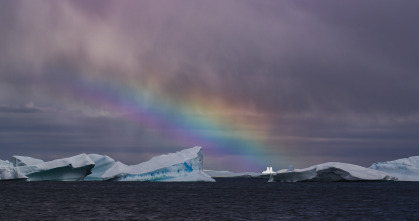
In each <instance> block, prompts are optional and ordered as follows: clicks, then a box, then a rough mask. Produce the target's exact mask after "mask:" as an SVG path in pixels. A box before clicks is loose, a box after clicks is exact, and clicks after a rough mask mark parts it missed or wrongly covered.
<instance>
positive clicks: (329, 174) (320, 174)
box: [273, 162, 397, 182]
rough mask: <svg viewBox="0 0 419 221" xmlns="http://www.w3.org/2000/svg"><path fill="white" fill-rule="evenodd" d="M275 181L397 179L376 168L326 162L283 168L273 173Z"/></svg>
mask: <svg viewBox="0 0 419 221" xmlns="http://www.w3.org/2000/svg"><path fill="white" fill-rule="evenodd" d="M273 179H274V180H275V181H280V182H299V181H318V182H335V181H385V180H388V181H390V180H393V181H395V180H397V178H396V177H394V176H392V175H390V174H388V173H385V172H381V171H377V170H373V169H369V168H365V167H361V166H358V165H354V164H348V163H338V162H328V163H323V164H318V165H314V166H311V167H308V168H305V169H293V170H289V169H283V170H279V171H277V174H276V175H273Z"/></svg>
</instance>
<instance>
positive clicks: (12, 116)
mask: <svg viewBox="0 0 419 221" xmlns="http://www.w3.org/2000/svg"><path fill="white" fill-rule="evenodd" d="M418 8H419V3H417V2H415V1H410V2H403V3H399V2H394V1H382V2H380V4H379V5H378V4H372V3H368V2H364V1H351V2H344V1H334V2H328V1H327V2H326V1H316V3H314V2H310V1H263V2H254V1H200V2H196V1H189V0H184V1H176V2H165V3H163V2H151V1H124V2H119V1H118V2H117V1H83V2H80V1H60V2H57V1H30V2H27V1H5V2H2V3H0V33H2V35H0V48H2V50H1V51H0V119H1V121H0V122H1V125H0V128H1V130H0V138H1V139H0V146H2V150H1V151H0V158H9V157H10V155H11V154H15V153H16V154H24V155H33V154H38V155H40V156H41V157H43V158H53V157H56V156H64V155H65V156H68V155H70V154H73V153H79V152H98V153H103V154H109V155H111V156H113V157H115V158H118V159H120V160H122V161H124V160H125V161H127V163H137V162H140V161H141V160H145V159H147V158H149V157H150V156H154V155H156V154H161V153H166V152H171V151H175V150H179V149H180V148H181V147H179V146H178V145H180V144H179V143H171V142H170V140H169V139H165V138H164V137H162V136H163V135H162V134H164V133H162V132H161V131H156V129H155V128H149V127H147V126H146V125H142V124H138V123H134V122H131V121H129V120H127V118H126V117H124V116H125V115H126V114H132V113H125V112H123V113H121V112H115V111H114V110H110V109H109V106H107V105H106V102H105V101H101V100H97V99H96V100H95V102H92V100H91V99H87V98H86V96H85V95H83V93H75V91H74V87H71V88H72V89H73V90H68V89H67V88H68V87H69V85H70V86H71V85H87V86H86V87H89V85H91V83H93V82H94V83H95V84H99V85H102V86H103V87H106V88H107V89H108V90H109V91H113V93H114V94H118V95H119V96H118V99H119V102H120V103H124V102H128V101H127V100H128V99H140V98H141V99H142V105H144V106H147V105H150V106H152V105H153V102H152V100H153V99H154V98H158V99H159V100H165V101H166V102H168V103H170V104H172V103H176V104H180V105H182V104H184V105H185V106H188V110H189V112H182V113H181V114H184V115H186V116H188V115H191V118H193V117H196V116H199V117H200V118H216V119H219V120H221V121H224V122H229V125H230V126H232V127H231V128H236V129H237V130H238V131H230V132H229V131H222V133H221V132H220V131H217V130H215V131H214V129H212V131H211V129H208V128H199V129H208V130H209V131H208V133H209V134H213V135H212V136H214V137H213V139H218V138H219V136H220V135H217V134H223V135H224V136H226V134H225V133H231V134H236V133H237V132H238V133H239V134H240V133H243V134H253V135H255V137H256V139H258V141H257V142H261V143H264V145H265V147H264V148H265V149H266V153H269V154H270V155H272V156H273V158H275V157H276V158H277V159H279V160H278V161H274V160H271V159H269V160H267V159H266V161H267V163H269V164H272V165H273V166H275V167H286V166H287V164H290V163H293V164H295V166H296V167H303V166H308V165H311V164H314V163H321V162H325V161H330V160H336V161H345V162H350V163H358V164H362V165H368V164H369V163H372V162H375V161H383V160H390V159H395V158H398V157H407V156H410V155H417V154H418V153H417V151H416V150H415V149H417V146H418V145H419V139H418V138H417V135H416V134H415V133H414V132H415V131H419V102H417V98H416V96H417V95H418V94H419V87H418V86H417V85H418V84H419V74H418V73H419V64H418V63H417V62H416V59H417V58H418V57H419V44H418V43H417V39H419V31H418V29H417V28H416V21H418V20H419V15H418V13H417V9H418ZM86 82H88V83H86ZM104 85H105V86H104ZM130 85H135V86H136V88H140V91H141V92H142V93H141V94H139V95H137V96H138V97H137V98H132V97H130V98H125V97H126V96H125V95H127V94H124V93H125V92H124V91H125V89H126V88H127V87H129V86H130ZM125 99H127V100H125ZM147 99H148V100H147ZM148 101H149V102H150V103H148ZM26 104H31V105H26ZM169 107H171V106H169ZM169 109H170V108H169ZM168 111H169V110H168ZM192 115H193V116H192ZM128 119H129V118H128ZM256 134H257V135H256ZM196 145H200V144H196ZM204 150H205V147H204ZM230 154H232V155H231V156H229V157H231V159H235V161H237V162H239V161H240V159H242V160H243V159H246V157H250V158H251V157H254V158H260V159H257V161H263V160H265V159H264V157H263V156H246V153H242V154H244V155H243V156H240V153H236V154H234V152H233V153H230ZM241 157H244V158H241ZM225 161H226V159H222V158H221V157H220V156H219V155H209V156H208V158H207V160H206V162H205V163H206V165H207V167H208V168H214V169H231V170H241V169H243V168H239V167H238V166H237V167H234V166H232V165H231V163H227V162H225ZM237 165H239V163H237ZM240 166H243V165H241V164H240ZM225 167H229V168H225ZM246 169H251V170H259V169H263V168H253V167H251V166H249V168H246Z"/></svg>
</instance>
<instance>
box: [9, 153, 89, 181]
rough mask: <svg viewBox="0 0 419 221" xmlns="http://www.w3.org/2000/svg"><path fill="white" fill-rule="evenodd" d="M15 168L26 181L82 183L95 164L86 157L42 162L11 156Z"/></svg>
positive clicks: (78, 156) (79, 156)
mask: <svg viewBox="0 0 419 221" xmlns="http://www.w3.org/2000/svg"><path fill="white" fill-rule="evenodd" d="M13 158H14V161H15V165H17V167H15V168H16V169H17V170H18V171H19V172H20V173H22V174H24V175H25V176H27V177H28V181H82V180H83V179H84V177H85V176H87V175H88V174H90V173H91V170H92V168H93V167H94V166H95V163H94V162H93V161H92V160H91V159H90V158H89V157H88V156H87V155H86V154H79V155H77V156H73V157H69V158H63V159H57V160H52V161H48V162H44V161H42V160H38V159H35V158H31V157H22V156H13Z"/></svg>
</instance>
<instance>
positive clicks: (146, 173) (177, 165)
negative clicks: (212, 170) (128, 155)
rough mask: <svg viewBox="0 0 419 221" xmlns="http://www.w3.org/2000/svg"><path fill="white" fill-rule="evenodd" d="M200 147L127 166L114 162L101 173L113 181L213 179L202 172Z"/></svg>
mask: <svg viewBox="0 0 419 221" xmlns="http://www.w3.org/2000/svg"><path fill="white" fill-rule="evenodd" d="M202 167H203V156H202V148H201V147H193V148H190V149H185V150H182V151H179V152H176V153H170V154H166V155H161V156H157V157H153V158H152V159H150V160H149V161H147V162H144V163H140V164H138V165H133V166H127V165H125V164H123V163H121V162H116V163H115V164H114V165H113V166H112V167H111V168H110V169H108V170H107V171H106V172H105V173H104V174H103V175H102V178H103V179H104V180H115V181H164V182H172V181H208V182H214V181H215V180H214V179H212V178H211V177H210V176H208V175H207V174H206V173H205V172H203V168H202Z"/></svg>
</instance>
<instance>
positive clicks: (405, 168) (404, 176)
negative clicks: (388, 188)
mask: <svg viewBox="0 0 419 221" xmlns="http://www.w3.org/2000/svg"><path fill="white" fill-rule="evenodd" d="M369 168H370V169H374V170H378V171H382V172H385V173H388V174H391V175H392V176H395V177H397V178H398V179H399V180H400V181H419V156H413V157H409V158H403V159H398V160H393V161H387V162H379V163H374V164H372V165H371V166H370V167H369Z"/></svg>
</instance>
